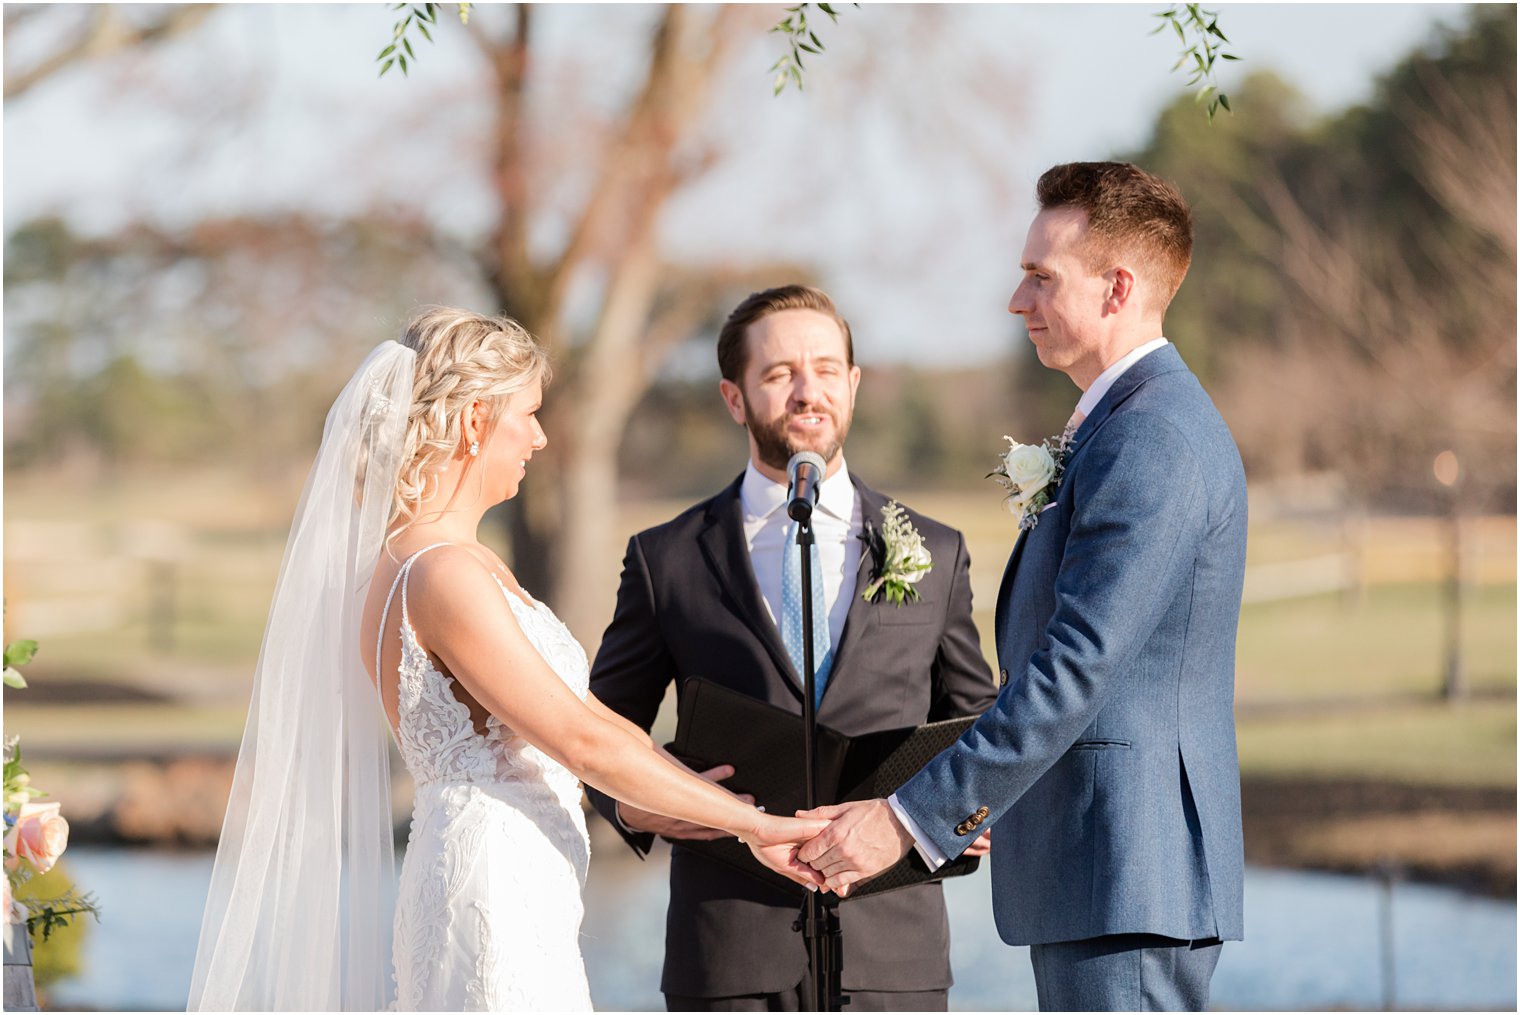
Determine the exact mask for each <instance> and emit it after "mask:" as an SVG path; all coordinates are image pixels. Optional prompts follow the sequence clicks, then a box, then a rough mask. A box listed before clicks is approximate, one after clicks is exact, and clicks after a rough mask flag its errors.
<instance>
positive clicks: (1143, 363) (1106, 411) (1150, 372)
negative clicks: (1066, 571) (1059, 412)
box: [993, 343, 1187, 645]
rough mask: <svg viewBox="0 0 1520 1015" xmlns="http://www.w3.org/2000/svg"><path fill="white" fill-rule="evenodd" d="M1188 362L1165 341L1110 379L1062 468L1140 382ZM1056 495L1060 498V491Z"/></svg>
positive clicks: (1020, 541)
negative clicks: (1109, 383)
mask: <svg viewBox="0 0 1520 1015" xmlns="http://www.w3.org/2000/svg"><path fill="white" fill-rule="evenodd" d="M1186 369H1187V364H1186V363H1184V362H1182V357H1181V356H1180V355H1179V354H1178V352H1177V347H1176V346H1174V345H1172V344H1170V343H1168V344H1166V345H1163V346H1162V347H1161V348H1159V349H1157V350H1156V351H1155V352H1153V353H1150V354H1149V355H1147V356H1145V357H1144V358H1142V359H1141V360H1140V361H1139V362H1138V363H1136V364H1135V365H1134V366H1132V367H1130V368H1129V369H1128V370H1126V371H1124V375H1123V376H1122V377H1120V378H1119V379H1118V380H1117V381H1115V382H1114V383H1113V386H1112V387H1111V388H1109V389H1108V391H1107V392H1106V393H1105V394H1104V395H1103V397H1102V398H1101V399H1099V400H1098V404H1097V405H1096V406H1095V407H1094V408H1093V411H1092V414H1091V415H1090V416H1088V417H1087V418H1086V419H1085V420H1083V421H1082V425H1081V426H1079V427H1077V432H1076V433H1075V434H1073V435H1072V439H1071V447H1069V448H1067V449H1066V465H1065V468H1067V469H1070V468H1071V464H1072V462H1073V461H1074V460H1075V459H1076V457H1077V453H1078V452H1080V451H1081V450H1082V448H1083V447H1084V446H1085V445H1086V444H1087V441H1088V440H1089V439H1090V438H1091V437H1092V435H1093V434H1095V433H1097V432H1098V430H1099V428H1101V427H1102V426H1103V423H1104V421H1105V420H1107V419H1108V417H1109V416H1112V415H1113V413H1114V410H1115V409H1117V408H1118V407H1119V406H1121V405H1123V404H1124V402H1125V400H1126V399H1128V398H1129V396H1131V395H1133V394H1134V393H1135V392H1136V391H1138V390H1140V386H1141V385H1142V384H1144V383H1145V382H1146V381H1148V380H1150V379H1151V378H1152V377H1158V376H1160V375H1161V374H1167V373H1172V372H1173V371H1177V370H1186ZM1056 496H1057V497H1058V498H1059V497H1060V493H1059V492H1058V493H1057V494H1056ZM1026 536H1028V533H1027V532H1024V531H1022V530H1021V531H1020V532H1019V534H1018V536H1017V537H1016V541H1015V542H1014V545H1013V552H1012V553H1010V554H1009V555H1008V566H1007V567H1005V568H1004V569H1003V583H1002V584H1001V585H1000V586H998V599H997V610H996V612H995V613H994V614H993V631H994V635H995V637H996V639H997V641H996V642H995V644H997V645H1001V644H1002V643H1003V636H1004V634H1006V632H1007V627H1008V619H1009V611H1008V607H1009V602H1008V601H1009V598H1010V597H1011V596H1012V594H1013V579H1014V575H1015V573H1016V572H1017V571H1018V566H1019V558H1020V557H1021V556H1022V555H1023V552H1024V543H1025V542H1026V541H1027V540H1026V538H1025V537H1026Z"/></svg>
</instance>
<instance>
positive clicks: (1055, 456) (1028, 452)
mask: <svg viewBox="0 0 1520 1015" xmlns="http://www.w3.org/2000/svg"><path fill="white" fill-rule="evenodd" d="M1003 440H1005V441H1007V442H1008V450H1007V451H1005V452H1003V454H1002V455H1000V456H999V457H998V464H997V468H995V469H993V470H992V471H991V472H989V473H987V478H988V479H995V480H997V481H998V484H999V485H1001V486H1002V488H1003V489H1004V490H1005V491H1006V494H1005V496H1004V497H1003V506H1004V507H1005V508H1007V509H1008V513H1009V514H1011V515H1014V516H1016V517H1017V518H1018V520H1019V530H1020V531H1022V532H1028V531H1029V530H1030V529H1033V528H1034V527H1035V526H1036V525H1038V524H1039V523H1040V512H1041V511H1042V510H1044V509H1045V506H1046V505H1047V504H1049V503H1050V501H1051V499H1052V498H1053V497H1054V496H1055V494H1056V490H1057V488H1059V487H1060V485H1061V475H1062V473H1063V472H1065V470H1066V453H1067V451H1068V450H1070V448H1071V434H1070V433H1069V432H1068V433H1063V434H1061V435H1060V436H1059V437H1047V438H1045V440H1043V441H1041V442H1040V443H1038V444H1020V443H1019V442H1018V441H1016V440H1014V439H1013V438H1012V437H1009V436H1007V435H1006V434H1005V435H1004V436H1003Z"/></svg>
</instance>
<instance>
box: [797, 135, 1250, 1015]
mask: <svg viewBox="0 0 1520 1015" xmlns="http://www.w3.org/2000/svg"><path fill="white" fill-rule="evenodd" d="M1038 196H1039V203H1040V209H1041V210H1040V213H1039V215H1038V216H1036V218H1035V220H1034V224H1033V225H1032V226H1031V227H1030V229H1029V236H1028V240H1027V242H1026V243H1025V246H1024V255H1023V265H1022V266H1023V271H1024V278H1023V281H1022V282H1020V284H1019V286H1018V288H1017V289H1016V290H1015V291H1014V294H1013V298H1012V299H1011V301H1010V302H1009V305H1008V309H1009V310H1010V311H1011V312H1012V313H1015V314H1019V315H1021V316H1022V317H1023V318H1024V321H1025V324H1026V327H1027V329H1028V332H1029V339H1030V341H1031V342H1033V343H1034V346H1035V349H1036V351H1037V352H1038V354H1039V358H1040V362H1041V363H1043V364H1044V365H1045V366H1047V367H1050V368H1052V369H1055V370H1060V371H1062V372H1063V373H1065V374H1066V375H1067V376H1069V377H1070V378H1071V379H1072V381H1073V382H1075V384H1076V385H1077V387H1079V388H1081V389H1082V392H1083V394H1082V397H1081V399H1080V400H1079V401H1078V402H1077V409H1076V412H1075V413H1074V414H1073V416H1072V421H1071V423H1070V424H1069V425H1068V429H1069V432H1071V438H1070V443H1069V445H1068V446H1067V448H1066V450H1065V454H1064V472H1063V473H1061V474H1060V476H1059V480H1058V485H1056V486H1055V488H1054V489H1053V490H1050V491H1048V492H1049V494H1050V497H1049V504H1048V506H1046V507H1045V508H1044V509H1043V510H1041V509H1040V507H1039V506H1031V507H1030V508H1029V510H1028V512H1027V513H1026V514H1025V517H1024V518H1023V522H1024V525H1023V526H1022V527H1024V528H1026V529H1027V531H1024V532H1023V533H1022V535H1021V536H1020V538H1019V540H1018V543H1017V545H1016V546H1015V548H1014V551H1013V555H1012V557H1011V558H1010V559H1009V561H1008V567H1007V570H1006V571H1005V572H1004V575H1003V586H1002V590H1001V591H1000V593H999V595H998V605H997V651H998V661H999V665H1000V666H1001V667H1002V671H1003V673H1004V674H1005V675H1006V676H1005V686H1004V688H1003V691H1002V693H1001V694H1000V695H999V697H998V700H997V703H996V704H995V705H994V706H993V707H992V708H991V709H989V710H988V711H987V712H986V713H985V714H983V715H982V717H981V718H980V719H978V720H977V722H976V724H975V726H973V727H972V729H970V730H969V731H968V732H967V733H966V734H965V735H964V736H963V737H961V739H960V740H959V741H957V742H956V743H955V744H954V745H952V746H951V747H949V748H948V749H946V750H945V751H944V752H942V753H941V754H940V755H939V756H938V757H936V758H935V759H934V760H933V761H931V762H930V763H929V764H928V765H926V766H925V767H924V768H923V769H922V770H921V771H920V772H919V773H918V774H917V775H915V776H914V777H913V778H911V779H910V780H908V782H906V783H905V784H903V786H902V788H901V789H899V790H898V791H897V793H896V794H894V795H893V797H892V798H891V799H890V800H873V801H864V802H861V803H858V804H849V805H845V806H842V807H828V808H821V809H820V810H819V812H818V813H820V814H823V815H825V816H829V817H834V818H835V819H836V820H835V821H834V822H833V824H831V825H830V826H829V828H828V829H827V830H825V831H824V833H823V834H822V835H820V836H819V837H818V838H816V839H814V840H813V841H812V842H810V843H808V844H807V845H806V846H805V847H804V848H803V850H802V852H801V857H802V859H803V860H804V861H806V862H808V863H811V864H812V865H813V866H814V867H816V868H817V869H818V870H819V871H820V872H822V873H824V874H825V875H826V876H827V877H828V879H829V884H830V886H831V887H834V888H836V889H844V890H845V891H847V889H848V886H849V885H850V884H852V883H854V882H856V881H860V880H863V879H865V878H868V877H870V876H872V875H873V874H875V873H878V872H879V871H881V870H883V869H884V868H885V867H887V866H888V865H889V864H891V863H893V862H895V861H896V860H897V859H898V858H900V857H901V856H902V855H903V854H904V853H906V852H907V851H908V850H909V849H913V848H916V849H918V851H919V852H920V854H921V855H923V857H924V858H925V860H926V862H928V863H930V864H931V865H933V864H938V863H943V862H945V861H946V860H947V859H949V858H953V857H955V856H957V855H958V854H960V852H961V851H962V850H963V849H964V847H965V844H966V843H967V842H968V841H970V840H971V838H973V837H974V836H975V834H976V832H977V831H978V830H979V829H981V828H984V827H992V826H994V825H995V826H996V835H995V836H994V841H995V842H996V849H995V850H994V851H993V856H992V891H993V912H994V914H995V916H996V919H997V926H998V932H999V933H1000V934H1001V936H1002V938H1003V940H1004V941H1006V942H1008V943H1009V944H1028V945H1030V946H1031V947H1030V959H1031V961H1032V963H1033V965H1034V975H1035V984H1036V988H1037V990H1038V995H1039V1002H1040V1007H1041V1009H1042V1010H1047V1011H1050V1010H1066V1011H1082V1010H1121V1009H1122V1010H1203V1009H1206V1008H1207V1007H1208V1004H1209V980H1210V978H1211V977H1212V975H1213V971H1214V966H1215V963H1216V962H1217V961H1218V959H1219V952H1220V948H1221V944H1220V942H1221V941H1222V940H1239V939H1240V938H1241V936H1242V919H1241V881H1242V868H1243V858H1242V846H1241V829H1240V773H1239V768H1238V766H1237V762H1236V753H1235V724H1234V714H1233V698H1234V675H1235V630H1236V625H1237V622H1238V619H1239V613H1240V594H1241V584H1242V581H1243V578H1244V572H1245V546H1246V486H1245V474H1244V472H1243V470H1242V468H1241V463H1240V456H1239V454H1238V453H1237V451H1236V449H1235V443H1234V441H1233V440H1232V439H1231V437H1230V432H1229V430H1228V429H1226V427H1225V424H1224V421H1223V420H1222V419H1220V417H1219V413H1218V412H1216V411H1215V409H1214V406H1213V403H1212V402H1210V401H1209V398H1208V396H1207V395H1206V394H1205V393H1204V391H1203V389H1202V388H1201V387H1200V386H1199V384H1198V381H1197V380H1196V379H1195V378H1194V377H1193V375H1192V373H1190V372H1189V371H1188V369H1187V367H1186V366H1185V365H1184V364H1183V362H1182V358H1181V357H1180V356H1178V355H1177V350H1176V349H1175V348H1173V347H1172V346H1171V345H1170V344H1169V343H1168V342H1167V341H1166V339H1165V338H1162V337H1161V335H1162V330H1161V323H1162V316H1163V314H1164V312H1165V310H1166V307H1167V304H1168V303H1169V302H1170V301H1171V299H1172V296H1173V294H1174V293H1176V291H1177V288H1178V286H1179V285H1181V283H1182V279H1183V276H1184V275H1185V274H1186V272H1187V268H1188V264H1189V261H1190V259H1191V256H1192V221H1191V215H1190V213H1189V211H1188V208H1187V205H1186V203H1185V202H1184V201H1183V199H1182V196H1181V195H1180V194H1179V193H1178V192H1177V190H1176V188H1175V187H1173V186H1172V185H1171V184H1169V183H1167V182H1165V181H1163V180H1160V179H1158V178H1156V177H1154V176H1151V175H1150V174H1148V173H1146V172H1144V171H1142V170H1140V169H1138V168H1136V167H1135V166H1132V165H1128V164H1120V163H1111V162H1110V163H1072V164H1068V165H1061V166H1056V167H1055V168H1053V169H1051V170H1049V171H1048V172H1046V173H1045V174H1044V175H1043V176H1042V177H1040V181H1039V185H1038ZM1033 492H1034V491H1033V490H1024V491H1022V493H1023V494H1024V495H1025V496H1027V495H1029V494H1031V493H1033Z"/></svg>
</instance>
